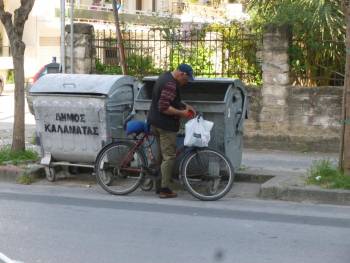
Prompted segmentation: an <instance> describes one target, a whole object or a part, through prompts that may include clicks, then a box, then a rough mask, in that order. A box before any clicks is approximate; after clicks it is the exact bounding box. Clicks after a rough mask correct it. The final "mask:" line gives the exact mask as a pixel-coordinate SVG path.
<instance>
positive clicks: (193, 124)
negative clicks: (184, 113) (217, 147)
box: [184, 116, 214, 147]
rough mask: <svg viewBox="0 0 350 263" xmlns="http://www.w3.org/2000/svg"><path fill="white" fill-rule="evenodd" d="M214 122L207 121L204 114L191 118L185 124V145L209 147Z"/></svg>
mask: <svg viewBox="0 0 350 263" xmlns="http://www.w3.org/2000/svg"><path fill="white" fill-rule="evenodd" d="M213 125H214V123H213V122H211V121H206V120H204V119H203V117H202V116H200V117H197V118H194V119H191V120H189V121H188V122H187V123H186V124H185V141H184V145H185V146H192V147H193V146H194V147H208V144H209V141H210V131H211V129H212V128H213Z"/></svg>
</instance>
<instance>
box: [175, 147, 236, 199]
mask: <svg viewBox="0 0 350 263" xmlns="http://www.w3.org/2000/svg"><path fill="white" fill-rule="evenodd" d="M181 176H182V180H183V183H184V185H185V187H186V189H187V191H188V192H190V193H191V194H192V195H193V196H194V197H196V198H198V199H200V200H203V201H214V200H218V199H220V198H222V197H224V196H225V195H226V194H227V193H228V192H229V191H230V190H231V188H232V186H233V181H234V170H233V168H232V165H231V163H230V161H229V160H228V159H227V157H226V156H225V155H223V154H222V153H220V152H218V151H216V150H213V149H209V148H203V149H202V148H201V149H195V150H193V151H192V152H191V153H189V154H188V155H186V157H185V160H184V161H183V163H182V167H181Z"/></svg>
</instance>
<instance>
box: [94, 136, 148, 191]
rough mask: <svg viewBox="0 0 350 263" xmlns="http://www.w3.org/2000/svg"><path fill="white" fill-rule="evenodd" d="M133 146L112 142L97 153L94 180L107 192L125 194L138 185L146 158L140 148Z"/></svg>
mask: <svg viewBox="0 0 350 263" xmlns="http://www.w3.org/2000/svg"><path fill="white" fill-rule="evenodd" d="M133 147H134V144H133V143H129V142H114V143H111V144H109V145H106V146H105V147H104V148H103V149H102V150H101V151H100V153H99V154H98V155H97V158H96V162H95V173H96V180H97V182H98V184H99V185H100V186H101V187H102V188H103V189H104V190H106V191H107V192H108V193H111V194H114V195H126V194H128V193H131V192H133V191H135V190H136V189H137V188H138V187H139V185H140V183H141V181H142V179H143V176H144V174H143V167H146V159H145V156H144V154H143V153H142V152H141V151H140V150H133Z"/></svg>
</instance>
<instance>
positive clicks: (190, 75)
mask: <svg viewBox="0 0 350 263" xmlns="http://www.w3.org/2000/svg"><path fill="white" fill-rule="evenodd" d="M177 69H178V70H179V71H181V72H185V73H186V74H187V75H188V80H190V81H193V80H194V77H193V69H192V67H191V66H190V65H188V64H185V63H183V64H180V65H179V66H178V67H177Z"/></svg>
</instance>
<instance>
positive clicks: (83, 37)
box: [65, 23, 96, 74]
mask: <svg viewBox="0 0 350 263" xmlns="http://www.w3.org/2000/svg"><path fill="white" fill-rule="evenodd" d="M70 29H71V28H70V25H66V28H65V31H66V36H65V48H66V73H71V65H70V64H71V48H70V47H71V33H70V31H71V30H70ZM73 30H74V39H73V41H74V43H73V47H74V52H73V58H74V70H73V71H74V72H73V73H75V74H91V73H94V72H95V60H96V48H95V45H94V41H93V39H94V27H93V26H92V25H89V24H84V23H75V24H74V29H73Z"/></svg>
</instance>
